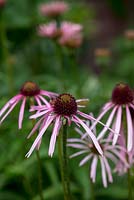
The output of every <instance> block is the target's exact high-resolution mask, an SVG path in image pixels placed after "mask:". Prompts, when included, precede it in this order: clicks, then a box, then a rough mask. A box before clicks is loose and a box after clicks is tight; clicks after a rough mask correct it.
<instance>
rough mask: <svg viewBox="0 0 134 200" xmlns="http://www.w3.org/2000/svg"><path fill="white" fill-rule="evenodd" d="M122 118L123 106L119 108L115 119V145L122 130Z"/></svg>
mask: <svg viewBox="0 0 134 200" xmlns="http://www.w3.org/2000/svg"><path fill="white" fill-rule="evenodd" d="M121 120H122V108H121V106H119V108H118V110H117V116H116V121H115V132H116V133H117V134H114V138H113V145H115V144H116V142H117V140H118V136H119V133H120V130H121Z"/></svg>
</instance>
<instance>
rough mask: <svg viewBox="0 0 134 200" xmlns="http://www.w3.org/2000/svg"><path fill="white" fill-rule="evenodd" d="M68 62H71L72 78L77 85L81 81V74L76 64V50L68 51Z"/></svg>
mask: <svg viewBox="0 0 134 200" xmlns="http://www.w3.org/2000/svg"><path fill="white" fill-rule="evenodd" d="M68 60H69V66H68V67H69V68H70V72H71V74H70V75H71V76H72V80H74V81H75V82H76V83H77V82H78V81H79V80H80V79H79V77H80V72H79V68H78V65H77V63H76V49H68Z"/></svg>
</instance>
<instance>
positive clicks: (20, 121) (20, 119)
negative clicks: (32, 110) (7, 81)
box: [19, 97, 26, 129]
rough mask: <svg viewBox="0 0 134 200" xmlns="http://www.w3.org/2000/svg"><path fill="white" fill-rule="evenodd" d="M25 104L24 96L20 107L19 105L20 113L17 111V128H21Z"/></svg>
mask: <svg viewBox="0 0 134 200" xmlns="http://www.w3.org/2000/svg"><path fill="white" fill-rule="evenodd" d="M25 104H26V97H24V99H23V101H22V104H21V107H20V113H19V129H21V128H22V121H23V117H24V109H25Z"/></svg>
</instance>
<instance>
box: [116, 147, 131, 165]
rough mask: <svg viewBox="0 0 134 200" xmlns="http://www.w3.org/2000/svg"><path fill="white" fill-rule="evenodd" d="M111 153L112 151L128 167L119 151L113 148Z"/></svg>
mask: <svg viewBox="0 0 134 200" xmlns="http://www.w3.org/2000/svg"><path fill="white" fill-rule="evenodd" d="M112 153H114V155H116V156H117V157H118V158H119V159H120V160H121V161H122V162H123V163H124V164H125V165H126V166H127V167H129V165H128V163H127V161H126V159H125V157H124V156H123V155H122V154H121V153H120V152H118V151H117V150H116V149H113V150H112Z"/></svg>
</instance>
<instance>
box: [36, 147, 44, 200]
mask: <svg viewBox="0 0 134 200" xmlns="http://www.w3.org/2000/svg"><path fill="white" fill-rule="evenodd" d="M36 157H37V161H38V185H39V195H40V199H41V200H44V198H43V188H42V170H41V166H42V165H41V158H40V154H39V151H38V150H37V151H36Z"/></svg>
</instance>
